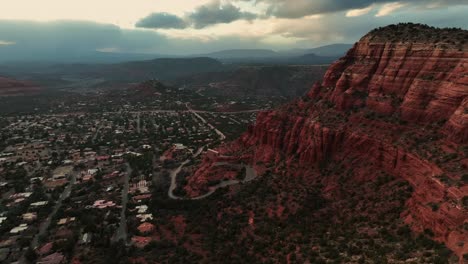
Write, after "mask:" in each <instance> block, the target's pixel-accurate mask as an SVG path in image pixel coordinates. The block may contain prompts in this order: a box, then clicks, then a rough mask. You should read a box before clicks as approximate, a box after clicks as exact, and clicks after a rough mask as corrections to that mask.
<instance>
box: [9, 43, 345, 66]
mask: <svg viewBox="0 0 468 264" xmlns="http://www.w3.org/2000/svg"><path fill="white" fill-rule="evenodd" d="M351 46H352V45H351V44H332V45H327V46H322V47H317V48H312V49H292V50H281V51H273V50H269V49H231V50H222V51H217V52H211V53H205V54H193V55H171V54H143V53H117V52H100V51H94V52H84V53H83V52H74V51H71V52H69V53H60V54H58V53H56V52H51V53H44V52H43V53H33V54H32V53H24V54H22V53H20V54H19V53H18V52H15V50H14V47H3V48H2V49H1V50H0V63H3V64H13V63H18V62H20V63H32V62H34V63H39V62H41V63H49V64H57V63H64V64H70V63H86V64H96V63H103V64H112V63H121V62H128V61H141V60H151V59H158V58H197V57H209V58H214V59H218V60H220V61H222V62H227V63H232V62H234V63H279V64H294V63H296V61H295V58H296V57H301V56H303V55H307V54H315V55H316V56H319V57H325V59H322V60H325V61H329V63H331V62H332V61H333V60H334V59H336V58H338V57H341V56H343V55H344V54H345V53H346V51H347V50H348V49H349V48H350V47H351ZM330 60H331V61H330ZM314 63H315V61H314V60H311V61H306V64H314Z"/></svg>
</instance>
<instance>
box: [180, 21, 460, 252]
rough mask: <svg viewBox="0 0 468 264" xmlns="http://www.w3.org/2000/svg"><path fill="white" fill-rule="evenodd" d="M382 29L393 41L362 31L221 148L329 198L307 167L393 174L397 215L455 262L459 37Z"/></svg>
mask: <svg viewBox="0 0 468 264" xmlns="http://www.w3.org/2000/svg"><path fill="white" fill-rule="evenodd" d="M409 27H411V26H409ZM392 30H395V31H396V32H394V36H396V38H393V39H392V38H389V37H388V28H385V29H381V30H378V31H373V32H371V33H370V34H368V35H366V36H364V37H363V38H362V39H361V40H360V41H359V42H358V43H356V45H355V46H354V47H353V48H352V49H351V50H350V51H349V52H348V53H347V55H346V56H345V57H343V58H342V59H340V60H339V61H337V62H336V63H334V64H333V65H332V66H331V67H330V68H329V70H328V71H327V73H326V74H325V76H324V80H323V82H322V83H320V84H316V85H315V86H314V87H313V88H312V89H311V90H310V92H309V93H308V94H307V96H305V97H304V98H301V99H298V100H297V101H295V102H293V103H290V104H288V105H285V106H283V107H282V108H281V109H278V110H275V111H268V112H263V113H260V114H259V115H258V118H257V121H256V124H255V125H254V126H252V127H250V128H249V130H248V132H246V133H245V134H244V135H243V136H242V137H241V138H240V139H239V140H238V141H236V142H234V143H232V144H230V145H227V146H225V147H224V149H222V150H221V151H222V153H223V154H228V155H229V154H230V155H237V156H239V157H242V158H243V159H244V160H245V159H246V160H249V161H250V162H252V163H253V164H254V165H256V166H257V168H258V169H265V168H267V167H268V168H269V169H272V170H273V171H275V172H277V173H281V174H283V175H285V176H287V177H293V176H294V175H295V174H299V173H300V174H306V175H310V177H311V178H316V179H319V180H320V181H321V182H322V183H323V185H324V188H323V192H324V194H325V195H326V196H327V197H330V199H333V197H334V196H339V190H338V189H337V188H334V186H336V185H338V184H339V182H336V180H332V179H331V178H327V177H324V176H322V175H320V172H319V170H318V169H317V168H319V167H321V166H326V164H327V163H329V162H330V161H341V162H343V164H344V165H345V166H346V167H347V168H353V169H356V168H358V169H356V170H355V171H357V172H356V173H354V174H353V177H354V178H355V180H356V181H362V180H364V181H366V180H372V179H373V178H375V175H373V173H372V170H373V168H375V169H379V170H384V171H385V172H386V173H388V174H390V175H392V176H395V177H400V178H403V179H405V180H406V181H408V182H409V183H410V184H411V186H412V187H413V190H414V192H413V195H412V197H411V198H410V199H409V200H408V201H407V202H406V205H405V206H406V209H405V211H404V213H403V214H402V215H401V217H402V219H404V221H405V222H406V223H408V224H409V225H410V226H411V228H412V229H413V230H414V231H417V232H421V231H423V230H425V229H430V230H432V232H433V233H434V234H435V235H434V239H435V240H437V241H442V242H444V243H445V244H446V245H447V247H448V248H450V249H451V250H453V251H454V252H455V253H456V254H457V255H458V256H459V257H460V259H462V255H463V254H466V253H468V243H467V238H468V231H467V230H466V227H465V226H466V225H467V224H468V213H467V208H466V204H463V201H464V199H466V197H467V196H468V186H467V184H466V182H464V181H463V179H462V175H464V174H467V173H468V170H467V166H468V157H467V155H468V153H467V149H468V43H466V42H463V41H458V40H457V41H454V42H452V41H448V40H447V39H442V40H439V41H432V40H431V41H429V40H428V39H425V38H424V37H423V36H421V33H419V35H418V32H419V31H425V32H423V33H428V32H429V33H428V34H435V35H437V34H440V35H444V34H445V33H446V32H438V31H437V30H435V29H430V28H419V26H417V27H416V28H415V29H414V28H413V30H416V33H415V35H417V36H419V38H418V37H415V36H413V37H411V36H410V37H409V39H407V40H406V41H405V39H404V38H403V37H402V35H404V33H405V32H406V33H407V32H408V30H410V31H411V28H410V29H408V26H407V27H403V28H396V29H392ZM426 31H428V32H426ZM456 34H458V37H460V36H461V37H460V38H461V39H466V38H467V36H468V32H467V31H463V30H459V31H456ZM212 162H214V161H213V159H208V158H207V159H206V160H205V161H204V165H203V166H202V167H201V169H199V170H198V171H197V172H196V173H195V175H194V177H192V178H191V179H190V181H189V185H188V186H187V187H186V190H188V193H192V194H197V193H198V192H199V191H200V190H202V189H203V188H204V187H205V186H203V185H204V183H206V182H207V181H208V180H207V179H206V178H209V176H208V175H209V168H210V163H212ZM278 164H284V166H281V167H280V166H279V165H278ZM360 164H370V165H366V167H365V168H363V167H360ZM207 171H208V172H207ZM461 261H462V260H461Z"/></svg>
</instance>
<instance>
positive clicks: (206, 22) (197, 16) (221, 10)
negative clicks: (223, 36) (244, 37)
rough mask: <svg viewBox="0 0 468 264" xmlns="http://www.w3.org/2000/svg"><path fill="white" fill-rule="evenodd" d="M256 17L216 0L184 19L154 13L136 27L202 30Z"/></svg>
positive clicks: (190, 13)
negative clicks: (192, 28)
mask: <svg viewBox="0 0 468 264" xmlns="http://www.w3.org/2000/svg"><path fill="white" fill-rule="evenodd" d="M256 17H257V15H256V14H254V13H250V12H243V11H241V9H240V8H239V7H236V6H235V5H233V4H231V3H221V1H219V0H215V1H212V2H210V3H208V4H205V5H202V6H199V7H197V8H196V9H195V10H194V11H192V12H189V13H187V14H186V15H185V16H184V17H183V18H182V17H178V16H176V15H173V14H168V13H153V14H151V15H149V16H147V17H145V18H143V19H141V20H140V21H138V22H137V23H136V25H135V26H136V27H141V28H154V29H164V28H166V29H167V28H174V29H181V28H187V27H194V28H198V29H200V28H205V27H208V26H212V25H216V24H226V23H231V22H234V21H237V20H252V19H255V18H256Z"/></svg>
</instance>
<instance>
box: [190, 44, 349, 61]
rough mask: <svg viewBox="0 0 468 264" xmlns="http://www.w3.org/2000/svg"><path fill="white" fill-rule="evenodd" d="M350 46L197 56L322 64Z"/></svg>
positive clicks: (335, 45) (228, 52)
mask: <svg viewBox="0 0 468 264" xmlns="http://www.w3.org/2000/svg"><path fill="white" fill-rule="evenodd" d="M352 46H353V45H352V44H332V45H327V46H321V47H317V48H312V49H292V50H282V51H273V50H269V49H233V50H222V51H217V52H212V53H206V54H201V55H197V56H203V57H210V58H215V59H218V60H221V61H223V62H237V63H240V62H244V63H277V64H322V63H332V62H333V61H334V60H336V59H337V58H339V57H341V56H343V55H344V54H345V53H346V51H347V50H349V49H350V48H351V47H352Z"/></svg>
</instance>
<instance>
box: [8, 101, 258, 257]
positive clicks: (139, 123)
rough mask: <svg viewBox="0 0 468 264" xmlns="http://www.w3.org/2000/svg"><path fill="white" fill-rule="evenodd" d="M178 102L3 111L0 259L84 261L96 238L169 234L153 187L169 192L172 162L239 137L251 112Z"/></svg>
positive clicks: (119, 240) (146, 239)
mask: <svg viewBox="0 0 468 264" xmlns="http://www.w3.org/2000/svg"><path fill="white" fill-rule="evenodd" d="M176 105H177V107H176V108H175V109H174V107H172V106H173V105H171V106H168V108H171V107H172V108H173V109H163V108H164V106H163V107H161V106H159V107H158V108H157V109H154V108H151V107H148V106H144V107H142V104H135V105H134V106H131V105H130V104H126V105H125V106H121V107H119V106H114V107H113V108H112V111H95V109H92V110H89V109H88V110H89V111H85V110H86V104H85V103H76V104H71V106H70V105H68V106H67V109H66V111H64V109H63V108H57V109H58V110H57V111H56V112H54V111H48V112H45V113H25V114H17V115H13V114H8V115H2V116H0V137H1V141H0V194H1V196H0V262H1V263H42V264H59V263H86V258H87V256H88V257H89V258H90V259H93V258H96V255H99V254H100V252H99V250H97V249H99V248H109V247H110V246H111V245H116V247H118V246H119V245H121V244H123V245H124V246H126V247H129V246H131V247H135V248H141V249H142V248H145V247H147V246H148V245H149V244H150V243H154V241H161V240H162V239H164V237H165V239H170V237H171V235H170V234H169V231H167V230H166V229H165V228H161V227H160V226H159V225H160V222H161V221H162V220H161V219H160V215H158V214H159V213H160V212H159V211H158V208H157V206H154V201H153V197H154V195H155V194H156V195H159V196H167V191H168V190H167V188H166V187H168V182H169V181H170V179H169V174H170V173H171V171H172V170H174V168H175V167H177V166H178V164H180V163H181V162H182V161H184V160H186V159H191V161H192V162H197V161H196V160H197V159H200V156H202V155H201V154H202V153H204V152H206V151H212V152H214V151H213V150H212V149H211V148H214V147H216V146H217V145H219V144H220V143H222V142H223V141H225V140H229V139H232V138H235V137H238V136H239V135H240V133H242V132H243V131H245V130H246V128H247V126H248V125H249V124H251V123H252V122H254V120H255V116H256V112H257V111H255V110H253V111H250V110H248V111H237V112H220V111H209V110H203V111H201V110H194V109H192V106H191V105H189V104H188V103H185V102H184V103H179V104H176ZM73 107H76V109H73ZM225 131H227V132H225ZM164 221H166V220H164ZM173 221H175V222H176V223H177V222H180V221H183V219H180V217H179V218H177V217H176V218H174V219H173ZM168 224H169V225H172V226H173V224H171V223H165V226H167V225H168ZM76 252H80V256H79V257H78V256H76V254H75V253H76ZM80 259H81V262H80Z"/></svg>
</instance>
